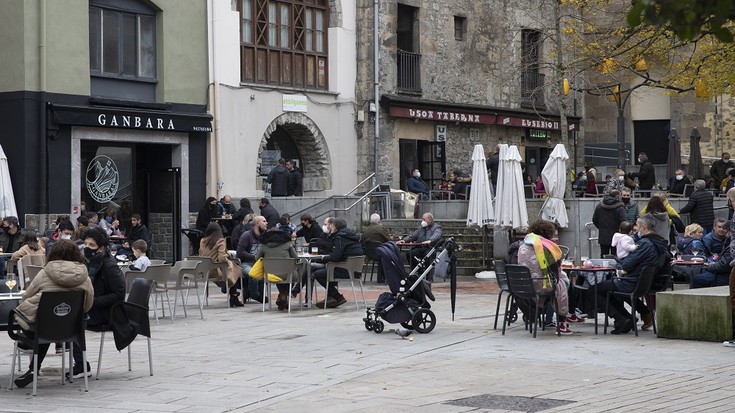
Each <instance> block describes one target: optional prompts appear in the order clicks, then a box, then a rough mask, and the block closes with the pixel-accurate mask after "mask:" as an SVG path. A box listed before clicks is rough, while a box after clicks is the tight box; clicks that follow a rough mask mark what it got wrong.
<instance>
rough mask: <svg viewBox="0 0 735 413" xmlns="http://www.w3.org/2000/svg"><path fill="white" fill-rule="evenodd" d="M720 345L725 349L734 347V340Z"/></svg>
mask: <svg viewBox="0 0 735 413" xmlns="http://www.w3.org/2000/svg"><path fill="white" fill-rule="evenodd" d="M722 345H723V346H725V347H735V340H729V341H723V342H722Z"/></svg>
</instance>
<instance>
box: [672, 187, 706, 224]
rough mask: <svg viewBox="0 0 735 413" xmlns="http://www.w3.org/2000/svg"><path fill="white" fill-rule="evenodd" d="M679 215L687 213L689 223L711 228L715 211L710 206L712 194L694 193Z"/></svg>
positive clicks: (701, 191) (700, 191)
mask: <svg viewBox="0 0 735 413" xmlns="http://www.w3.org/2000/svg"><path fill="white" fill-rule="evenodd" d="M679 213H680V214H686V213H689V216H690V217H691V219H690V221H691V222H695V223H697V224H699V225H701V226H703V227H707V228H711V227H712V222H713V221H714V220H715V210H714V208H713V206H712V193H711V192H709V191H705V190H699V191H694V192H693V193H692V195H691V196H690V197H689V202H687V204H686V205H684V208H682V209H681V211H679Z"/></svg>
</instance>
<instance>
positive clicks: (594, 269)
mask: <svg viewBox="0 0 735 413" xmlns="http://www.w3.org/2000/svg"><path fill="white" fill-rule="evenodd" d="M595 261H597V262H599V263H600V265H595V264H594V263H593V262H592V261H590V260H589V258H587V257H582V260H581V265H574V262H573V261H570V260H562V265H561V268H562V269H563V270H564V271H566V272H568V273H569V275H570V276H573V277H575V278H576V277H577V276H578V275H579V273H580V272H591V273H594V275H595V278H594V279H595V283H594V284H592V283H590V284H592V287H593V289H594V307H593V311H595V314H593V317H594V319H595V334H597V330H598V323H597V314H596V312H597V310H598V307H597V306H598V304H597V284H599V283H600V282H602V281H604V280H605V279H607V276H608V275H611V276H615V271H616V270H617V268H616V261H615V260H605V259H603V260H595ZM600 275H602V277H600ZM588 282H589V280H588ZM574 284H575V287H576V288H580V286H579V285H577V283H576V282H575V283H574ZM580 289H585V288H580Z"/></svg>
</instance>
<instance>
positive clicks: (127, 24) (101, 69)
mask: <svg viewBox="0 0 735 413" xmlns="http://www.w3.org/2000/svg"><path fill="white" fill-rule="evenodd" d="M89 62H90V72H91V74H92V75H93V76H101V77H110V78H118V79H127V80H141V81H155V80H156V16H155V13H153V12H151V13H150V14H148V13H145V12H141V11H135V10H134V11H121V10H116V9H110V8H105V7H98V6H95V5H91V6H90V7H89Z"/></svg>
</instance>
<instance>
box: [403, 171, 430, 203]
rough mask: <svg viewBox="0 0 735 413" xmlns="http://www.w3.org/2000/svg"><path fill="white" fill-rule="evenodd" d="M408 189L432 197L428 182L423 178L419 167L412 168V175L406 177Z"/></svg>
mask: <svg viewBox="0 0 735 413" xmlns="http://www.w3.org/2000/svg"><path fill="white" fill-rule="evenodd" d="M406 191H408V192H412V193H414V194H421V196H422V197H423V198H424V199H430V198H431V192H429V186H428V185H426V182H424V181H422V180H421V171H419V170H418V169H412V170H411V176H409V177H408V179H406Z"/></svg>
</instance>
